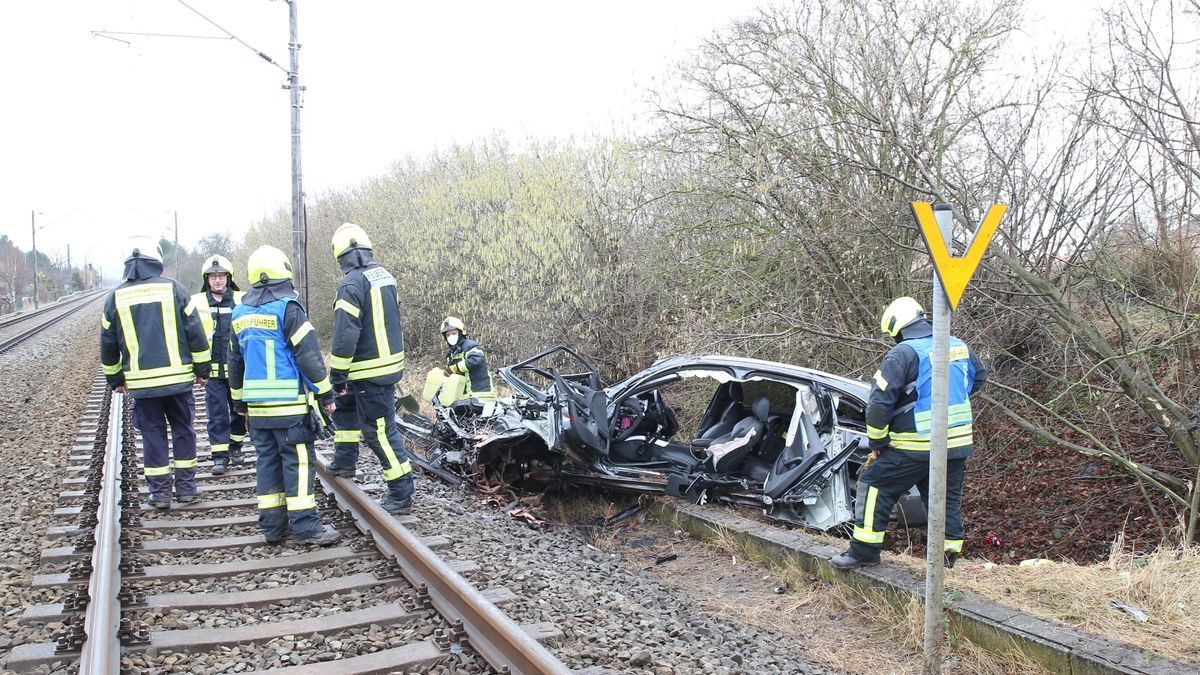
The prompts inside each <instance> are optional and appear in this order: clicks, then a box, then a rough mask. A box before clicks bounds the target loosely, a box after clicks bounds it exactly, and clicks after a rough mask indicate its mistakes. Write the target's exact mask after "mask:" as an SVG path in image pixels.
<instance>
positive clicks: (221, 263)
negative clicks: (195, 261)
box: [200, 255, 241, 291]
mask: <svg viewBox="0 0 1200 675" xmlns="http://www.w3.org/2000/svg"><path fill="white" fill-rule="evenodd" d="M210 274H227V275H229V287H230V288H232V289H233V290H235V291H237V290H241V289H239V288H238V287H237V284H235V283H234V282H233V263H231V262H229V258H226V257H225V256H223V255H210V256H208V257H207V258H205V259H204V262H203V263H201V264H200V282H201V283H200V290H202V291H207V290H208V275H210Z"/></svg>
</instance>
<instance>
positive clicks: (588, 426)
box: [550, 370, 612, 458]
mask: <svg viewBox="0 0 1200 675" xmlns="http://www.w3.org/2000/svg"><path fill="white" fill-rule="evenodd" d="M550 374H551V376H552V377H553V379H554V388H555V396H556V398H557V403H558V407H559V409H560V410H561V411H562V412H563V413H565V415H566V429H567V436H568V438H569V439H570V440H572V441H574V442H575V443H577V444H578V445H579V446H580V448H581V449H582V450H584V451H585V452H586V453H588V454H589V455H590V456H592V457H596V458H600V457H608V450H609V444H610V443H611V442H612V425H611V422H610V421H609V419H608V396H607V395H606V394H605V393H604V390H603V389H597V388H593V387H591V386H589V384H583V383H580V382H571V381H568V380H566V379H565V378H563V377H562V376H561V375H560V374H559V373H558V372H557V371H553V370H552V371H550Z"/></svg>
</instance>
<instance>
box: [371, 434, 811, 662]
mask: <svg viewBox="0 0 1200 675" xmlns="http://www.w3.org/2000/svg"><path fill="white" fill-rule="evenodd" d="M378 471H379V469H378V463H377V462H376V461H375V457H374V456H373V455H372V454H371V453H370V451H369V450H367V449H366V448H365V447H364V448H363V452H362V454H361V457H360V460H359V466H358V477H357V479H356V480H357V481H358V482H359V483H360V485H362V486H363V487H365V488H371V491H374V489H377V488H378V487H380V484H381V483H382V477H381V476H380V475H379V473H378ZM418 474H420V472H419V471H418ZM484 501H485V500H484V499H483V498H482V496H481V495H479V494H477V493H473V492H471V491H470V490H469V489H468V488H465V487H454V486H448V485H445V484H444V483H441V482H440V481H437V480H436V479H433V478H429V477H427V476H425V475H418V478H417V496H416V500H415V504H414V508H413V515H414V516H416V517H417V519H418V521H419V522H418V524H416V525H413V526H410V527H409V529H410V530H412V531H413V533H414V534H417V535H418V536H432V535H442V536H445V537H448V538H449V539H450V540H451V542H452V544H451V546H450V547H449V548H448V549H445V550H442V551H439V555H440V556H441V557H442V558H444V559H447V560H459V559H467V560H473V561H475V562H476V563H478V565H479V566H480V569H479V571H477V572H474V573H472V574H471V575H470V577H469V581H470V582H471V584H472V585H474V586H475V587H476V588H478V589H480V590H485V589H487V588H491V587H503V588H506V589H508V590H509V591H511V592H512V593H514V594H515V595H516V596H517V599H516V600H514V601H512V602H510V603H508V604H506V605H505V606H504V611H505V613H506V614H508V615H509V616H510V617H511V618H512V619H513V620H514V621H516V622H517V623H519V624H524V623H533V622H544V621H548V622H552V623H554V624H555V625H556V626H557V627H558V628H559V629H560V630H561V631H562V632H563V635H562V637H560V638H558V639H557V640H555V641H553V642H552V643H550V644H548V645H547V647H548V648H549V649H550V651H551V652H552V653H554V654H555V655H556V656H557V657H558V658H559V659H561V660H562V661H563V662H564V663H565V664H566V665H567V666H568V667H570V668H572V669H573V670H584V669H588V668H596V669H600V670H601V671H612V672H621V673H648V674H651V675H684V674H689V675H690V674H692V673H705V674H708V673H722V674H726V673H728V674H731V675H737V674H746V675H750V674H758V673H797V674H800V673H806V674H807V673H826V672H832V671H828V670H826V669H824V668H822V667H820V666H818V665H814V664H813V663H811V662H810V660H809V659H808V658H806V655H805V651H804V645H803V644H801V643H798V642H797V641H796V640H795V639H793V638H790V637H784V636H781V635H778V634H775V633H772V632H770V631H768V630H765V629H761V628H756V627H752V626H746V625H741V624H738V623H736V622H734V621H728V620H725V619H723V618H721V617H716V616H712V615H711V613H710V612H707V611H705V610H704V609H701V608H698V607H695V606H694V605H693V603H691V602H690V601H689V600H688V599H687V598H686V596H684V595H682V594H680V593H678V592H676V591H673V590H672V589H669V588H667V587H665V586H662V585H660V584H658V583H657V582H655V581H654V580H653V579H650V578H646V577H643V576H640V575H638V574H635V573H632V572H631V571H629V568H630V567H631V566H629V565H627V564H625V563H624V562H623V561H622V560H621V559H620V557H619V554H617V553H609V552H605V551H601V550H599V549H596V548H594V547H593V546H591V545H590V544H589V543H588V542H587V541H586V540H585V539H584V537H583V536H582V535H581V534H580V533H579V532H578V531H576V530H575V529H572V528H570V527H567V526H563V525H556V524H553V523H549V524H547V525H546V526H544V527H543V528H542V529H540V530H539V529H534V528H532V527H530V526H529V525H527V524H525V523H524V522H522V521H519V520H517V519H515V518H513V517H511V516H509V515H508V514H506V513H503V512H502V511H501V510H498V509H496V508H494V507H488V506H485V505H483V502H484Z"/></svg>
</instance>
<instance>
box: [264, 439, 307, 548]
mask: <svg viewBox="0 0 1200 675" xmlns="http://www.w3.org/2000/svg"><path fill="white" fill-rule="evenodd" d="M250 440H251V441H252V442H253V443H254V449H255V451H256V452H257V453H258V457H257V460H256V462H257V463H256V473H257V476H256V478H257V489H256V492H257V494H258V526H259V528H261V529H262V533H263V537H265V538H266V539H267V541H279V540H281V539H283V538H284V537H285V536H287V534H288V529H289V527H290V528H291V534H292V537H293V538H304V537H312V536H316V535H317V534H318V533H320V531H321V517H320V516H318V515H317V498H316V496H315V495H314V494H313V474H314V473H315V471H316V469H315V467H316V460H315V459H314V455H313V440H314V435H313V432H312V431H311V430H310V429H309V428H308V427H306V426H305V425H304V424H303V423H302V422H299V423H297V424H296V425H295V426H291V427H287V428H284V429H256V428H254V426H253V425H251V428H250Z"/></svg>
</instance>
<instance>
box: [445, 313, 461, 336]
mask: <svg viewBox="0 0 1200 675" xmlns="http://www.w3.org/2000/svg"><path fill="white" fill-rule="evenodd" d="M452 330H458V332H459V333H461V334H463V335H466V334H467V326H466V325H465V324H464V323H463V322H462V320H461V319H459V318H457V317H453V316H448V317H446V320H445V321H443V322H442V337H446V333H449V332H450V331H452Z"/></svg>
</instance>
